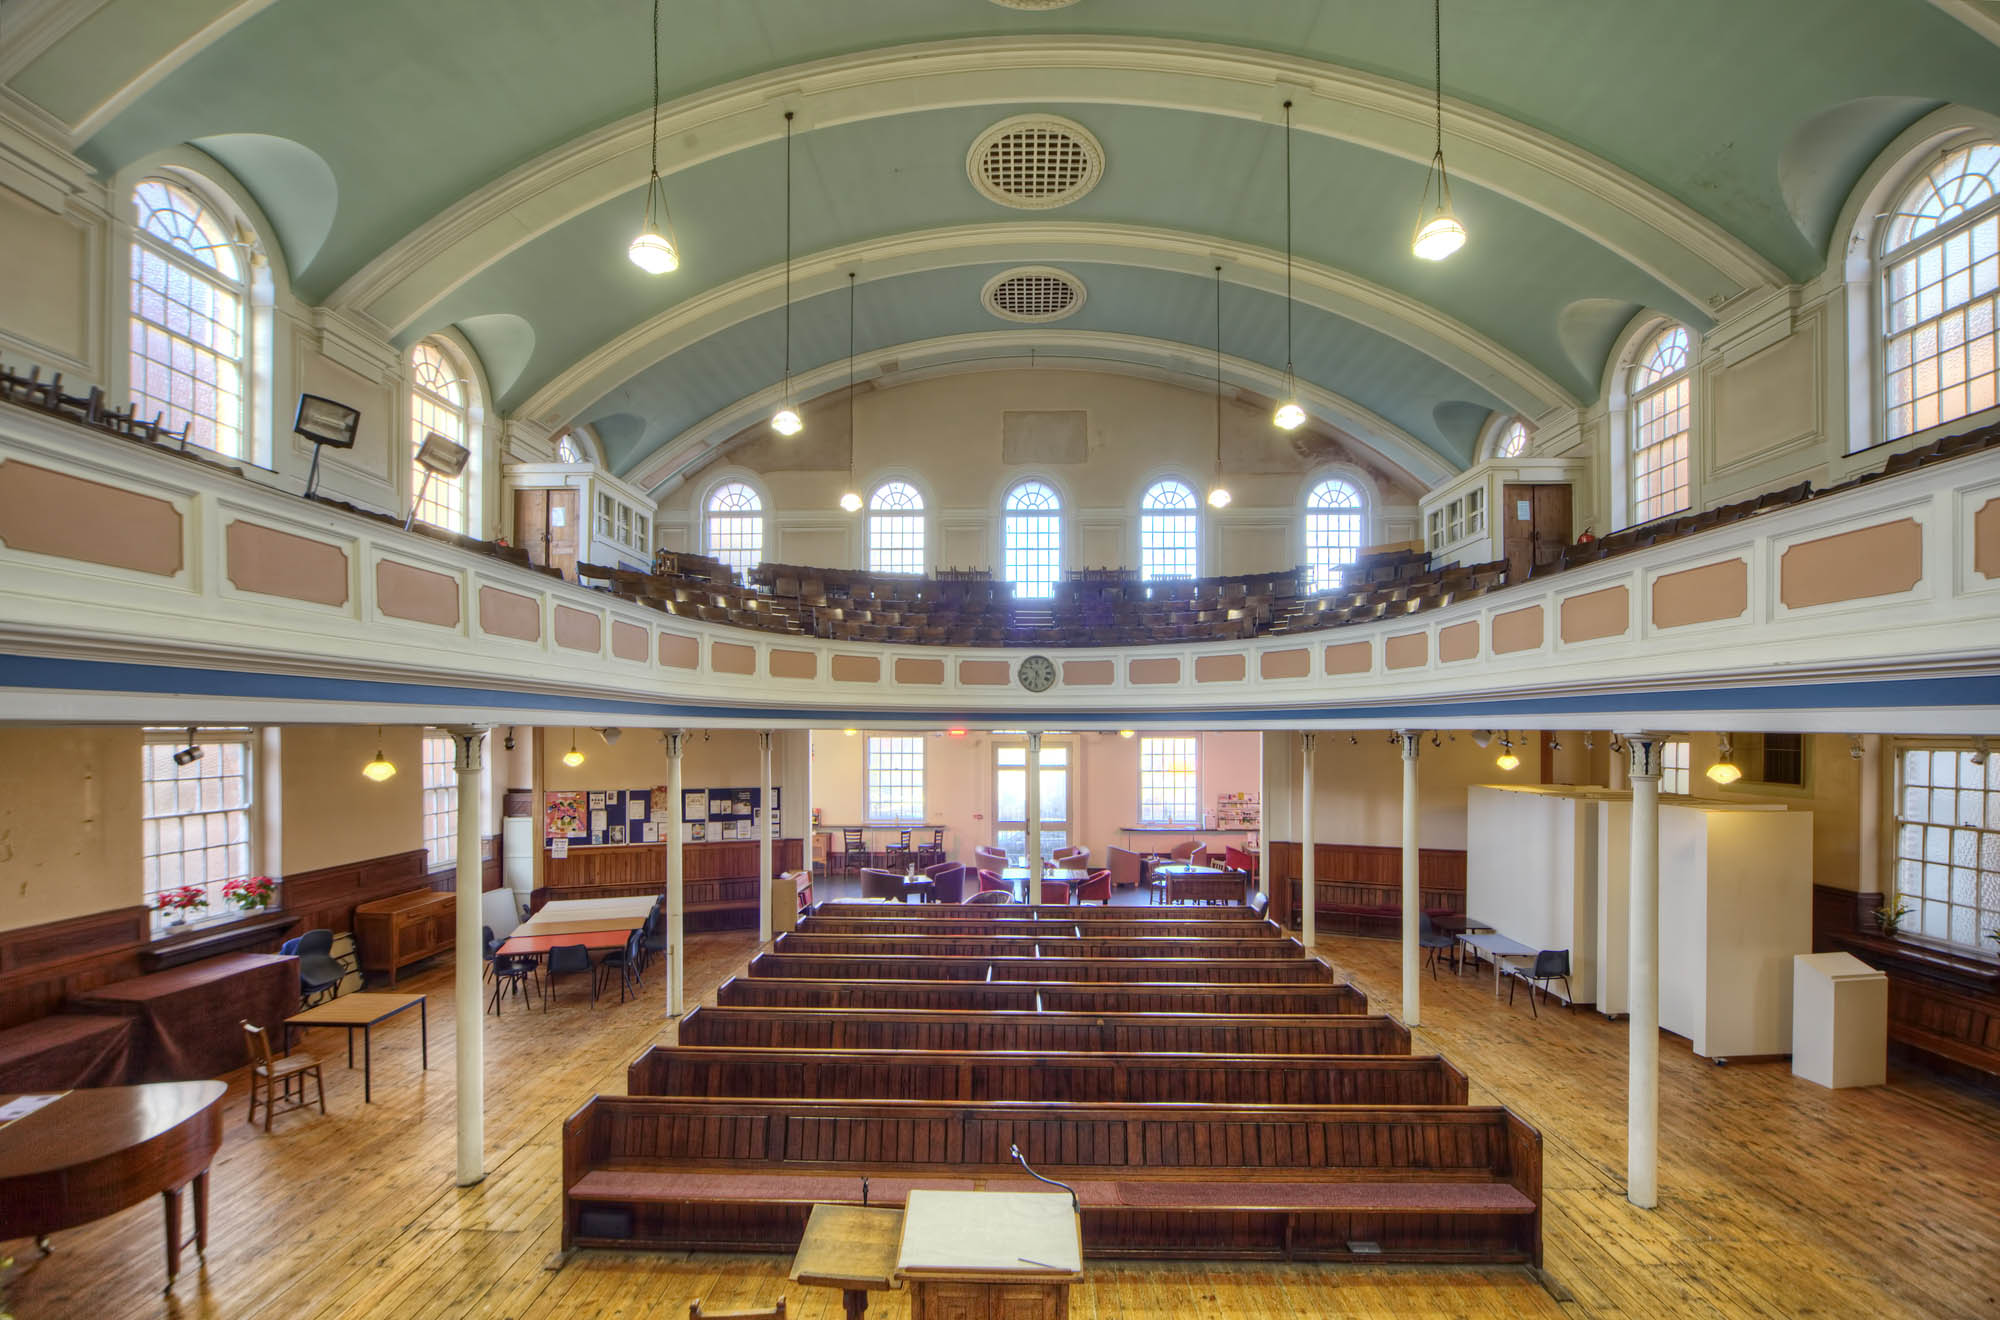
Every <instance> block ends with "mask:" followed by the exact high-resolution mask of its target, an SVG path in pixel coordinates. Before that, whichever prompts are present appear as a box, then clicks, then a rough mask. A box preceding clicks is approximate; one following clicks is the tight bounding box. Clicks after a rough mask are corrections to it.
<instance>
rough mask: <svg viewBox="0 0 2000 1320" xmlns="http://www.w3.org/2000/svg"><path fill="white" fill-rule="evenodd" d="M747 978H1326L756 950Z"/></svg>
mask: <svg viewBox="0 0 2000 1320" xmlns="http://www.w3.org/2000/svg"><path fill="white" fill-rule="evenodd" d="M750 975H752V976H760V977H763V976H768V977H803V978H806V979H808V980H847V979H866V980H877V981H885V980H898V981H902V980H910V981H1063V982H1077V981H1088V982H1096V983H1099V984H1103V983H1107V982H1121V981H1191V982H1196V983H1200V984H1245V985H1249V984H1254V985H1266V984H1272V985H1297V984H1308V985H1309V984H1323V983H1325V982H1329V981H1331V980H1333V969H1332V968H1330V967H1328V966H1327V965H1326V964H1325V963H1323V962H1319V961H1317V960H1316V959H1311V958H1304V957H1300V958H1225V959H1218V960H1216V961H1214V962H1208V961H1205V960H1203V959H1199V958H1064V957H1060V956H1051V955H1047V954H1044V955H1043V956H1042V957H1039V958H1038V957H1035V956H1033V954H1029V955H1027V956H1020V955H1016V956H1014V957H1011V958H1000V957H993V956H991V955H974V956H960V955H954V954H948V953H944V954H915V953H909V954H838V953H790V952H787V951H786V950H785V949H780V950H778V951H777V952H776V953H760V954H758V955H757V956H756V957H755V958H752V959H751V960H750Z"/></svg>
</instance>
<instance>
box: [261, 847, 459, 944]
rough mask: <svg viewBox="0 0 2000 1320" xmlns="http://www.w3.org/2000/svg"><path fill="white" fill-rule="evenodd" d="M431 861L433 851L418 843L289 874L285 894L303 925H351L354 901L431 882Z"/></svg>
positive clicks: (330, 927)
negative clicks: (414, 846)
mask: <svg viewBox="0 0 2000 1320" xmlns="http://www.w3.org/2000/svg"><path fill="white" fill-rule="evenodd" d="M429 861H430V854H429V852H427V851H426V850H425V849H422V848H417V849H414V850H412V851H410V852H399V853H386V854H384V855H383V856H380V857H367V858H363V859H362V860H360V861H358V862H346V863H343V864H341V865H339V866H323V867H320V868H319V869H318V870H313V871H300V872H296V873H294V874H292V875H288V876H286V877H285V881H284V887H283V891H282V893H281V894H280V899H281V901H282V902H283V903H284V905H285V911H286V912H288V913H290V914H292V915H293V916H294V917H295V918H297V921H298V925H297V929H298V930H330V931H335V932H339V931H344V930H352V929H354V907H355V904H357V903H369V902H373V901H374V900H375V899H378V898H388V897H389V896H390V895H392V894H402V893H407V892H409V891H410V890H412V889H425V888H428V887H429V886H430V883H431V881H430V876H429V875H428V874H427V873H426V870H425V867H426V866H427V865H428V864H429Z"/></svg>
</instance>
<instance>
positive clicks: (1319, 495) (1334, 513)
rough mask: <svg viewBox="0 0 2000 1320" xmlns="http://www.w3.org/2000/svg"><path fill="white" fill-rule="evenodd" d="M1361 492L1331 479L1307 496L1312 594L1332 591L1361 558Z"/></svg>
mask: <svg viewBox="0 0 2000 1320" xmlns="http://www.w3.org/2000/svg"><path fill="white" fill-rule="evenodd" d="M1361 513H1362V506H1361V492H1360V491H1358V490H1356V489H1355V488H1354V487H1352V486H1350V485H1348V484H1347V483H1346V482H1344V481H1342V480H1340V479H1339V478H1337V477H1329V478H1327V479H1326V480H1325V481H1322V482H1320V483H1319V484H1318V485H1316V486H1314V487H1313V488H1312V490H1311V491H1310V492H1308V493H1307V495H1306V574H1307V577H1308V579H1309V586H1308V588H1307V589H1308V590H1310V591H1332V590H1334V589H1335V588H1336V587H1338V586H1339V585H1340V582H1341V577H1342V574H1343V573H1344V572H1345V570H1346V568H1347V566H1348V565H1349V564H1352V563H1353V562H1354V561H1355V560H1357V559H1359V558H1360V557H1361Z"/></svg>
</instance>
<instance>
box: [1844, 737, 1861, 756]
mask: <svg viewBox="0 0 2000 1320" xmlns="http://www.w3.org/2000/svg"><path fill="white" fill-rule="evenodd" d="M1847 754H1848V755H1849V756H1851V757H1853V758H1854V759H1855V760H1857V761H1859V760H1860V759H1861V735H1860V734H1858V733H1850V734H1848V735H1847Z"/></svg>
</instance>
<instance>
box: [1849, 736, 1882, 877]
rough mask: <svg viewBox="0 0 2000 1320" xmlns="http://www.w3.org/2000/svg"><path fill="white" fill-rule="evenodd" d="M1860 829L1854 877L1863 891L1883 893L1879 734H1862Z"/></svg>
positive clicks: (1880, 737)
mask: <svg viewBox="0 0 2000 1320" xmlns="http://www.w3.org/2000/svg"><path fill="white" fill-rule="evenodd" d="M1860 761H1861V767H1860V768H1861V795H1860V801H1861V830H1860V837H1859V840H1858V843H1859V847H1858V848H1857V849H1856V852H1855V858H1854V860H1855V867H1854V873H1855V878H1856V879H1857V880H1859V881H1860V889H1861V892H1862V893H1864V894H1879V893H1881V892H1882V735H1881V734H1879V733H1864V734H1862V735H1861V757H1860Z"/></svg>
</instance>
